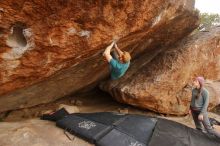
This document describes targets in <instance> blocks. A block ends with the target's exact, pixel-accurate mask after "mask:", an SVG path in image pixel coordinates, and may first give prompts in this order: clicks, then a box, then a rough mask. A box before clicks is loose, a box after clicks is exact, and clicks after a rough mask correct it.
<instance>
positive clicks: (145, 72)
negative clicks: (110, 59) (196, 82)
mask: <svg viewBox="0 0 220 146" xmlns="http://www.w3.org/2000/svg"><path fill="white" fill-rule="evenodd" d="M143 56H144V55H143ZM145 56H147V55H145ZM141 60H142V61H141ZM201 75H202V76H204V77H205V78H206V79H208V80H207V82H206V88H207V89H208V90H209V92H210V97H211V100H210V108H213V107H215V106H216V105H218V104H219V99H220V90H219V85H220V82H219V80H220V28H213V29H212V30H211V31H210V32H200V33H198V34H196V35H193V36H189V37H187V38H185V39H183V40H182V41H181V42H179V43H178V44H177V45H175V46H173V47H170V48H169V49H167V50H165V51H164V52H161V53H160V54H158V55H157V56H156V57H155V58H154V59H153V60H151V61H150V62H149V63H147V64H146V59H144V58H140V59H138V60H135V61H134V62H133V64H132V65H131V67H130V69H129V71H128V72H127V74H126V75H125V76H124V77H123V78H121V79H119V80H116V81H108V82H105V83H102V84H101V85H100V87H101V89H103V90H105V91H107V92H109V93H110V94H111V95H112V96H113V97H114V98H115V99H117V100H118V101H120V102H123V103H127V104H131V105H134V106H137V107H141V108H145V109H150V110H153V111H156V112H160V113H165V114H175V115H183V114H187V113H188V110H189V103H190V101H191V89H192V88H191V83H192V79H193V78H195V77H196V76H201Z"/></svg>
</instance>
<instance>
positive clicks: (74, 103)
mask: <svg viewBox="0 0 220 146" xmlns="http://www.w3.org/2000/svg"><path fill="white" fill-rule="evenodd" d="M70 103H71V104H73V105H76V106H82V105H83V102H82V101H80V100H77V99H73V100H71V101H70Z"/></svg>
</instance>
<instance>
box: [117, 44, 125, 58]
mask: <svg viewBox="0 0 220 146" xmlns="http://www.w3.org/2000/svg"><path fill="white" fill-rule="evenodd" d="M115 49H116V51H117V54H118V56H121V55H123V52H122V51H121V50H120V49H119V48H118V46H117V44H116V43H115Z"/></svg>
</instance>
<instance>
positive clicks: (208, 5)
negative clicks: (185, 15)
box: [195, 0, 220, 14]
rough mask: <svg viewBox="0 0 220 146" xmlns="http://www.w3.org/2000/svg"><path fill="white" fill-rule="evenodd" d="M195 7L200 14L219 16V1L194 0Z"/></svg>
mask: <svg viewBox="0 0 220 146" xmlns="http://www.w3.org/2000/svg"><path fill="white" fill-rule="evenodd" d="M195 7H196V8H197V9H199V11H200V12H202V13H204V12H206V13H218V14H220V0H196V5H195Z"/></svg>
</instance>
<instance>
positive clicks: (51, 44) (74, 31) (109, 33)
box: [0, 0, 198, 112]
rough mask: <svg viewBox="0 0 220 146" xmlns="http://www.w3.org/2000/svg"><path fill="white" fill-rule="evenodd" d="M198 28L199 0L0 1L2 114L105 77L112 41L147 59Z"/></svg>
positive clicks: (77, 88)
mask: <svg viewBox="0 0 220 146" xmlns="http://www.w3.org/2000/svg"><path fill="white" fill-rule="evenodd" d="M197 26H198V16H197V14H196V12H194V0H182V1H179V0H167V1H163V0H154V1H149V0H139V1H136V0H126V1H124V0H123V1H118V0H113V1H102V0H90V1H85V0H69V1H66V0H56V1H54V0H29V1H25V0H16V1H14V0H4V1H0V43H1V45H0V112H2V111H7V110H12V109H17V108H24V107H30V106H34V105H37V104H41V103H47V102H50V101H53V100H56V99H58V98H61V97H63V96H65V95H69V94H70V93H74V92H76V91H78V90H79V89H81V88H83V87H87V86H88V85H94V84H97V83H98V82H99V81H100V80H101V79H103V78H104V77H106V76H107V75H108V68H107V64H106V62H104V61H103V58H102V56H101V52H102V51H103V49H104V48H105V47H106V45H107V44H109V43H110V42H111V40H112V39H113V38H114V37H119V38H120V40H119V42H118V46H119V47H120V48H121V49H123V50H128V51H130V52H131V53H132V56H133V58H134V57H137V56H138V58H142V57H141V55H140V54H142V52H148V51H153V52H156V51H158V50H160V49H161V48H162V47H164V46H168V45H170V44H173V43H174V42H176V41H178V40H180V39H182V38H183V37H184V36H186V35H188V34H189V33H190V32H191V31H192V30H194V29H195V28H196V27H197Z"/></svg>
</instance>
